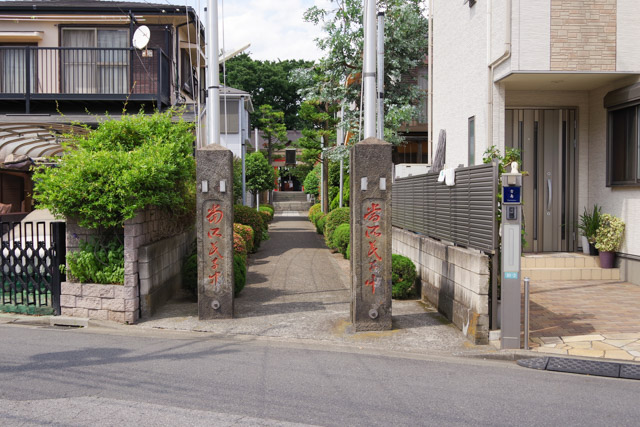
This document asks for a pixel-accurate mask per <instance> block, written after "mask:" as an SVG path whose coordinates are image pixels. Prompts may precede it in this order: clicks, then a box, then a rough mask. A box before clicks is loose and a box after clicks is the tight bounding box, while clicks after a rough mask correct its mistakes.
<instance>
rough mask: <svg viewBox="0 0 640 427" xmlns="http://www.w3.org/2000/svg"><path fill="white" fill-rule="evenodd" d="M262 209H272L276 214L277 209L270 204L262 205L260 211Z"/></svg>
mask: <svg viewBox="0 0 640 427" xmlns="http://www.w3.org/2000/svg"><path fill="white" fill-rule="evenodd" d="M262 208H269V209H271V212H275V208H274V207H273V205H272V204H270V203H260V209H262Z"/></svg>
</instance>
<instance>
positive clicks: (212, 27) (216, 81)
mask: <svg viewBox="0 0 640 427" xmlns="http://www.w3.org/2000/svg"><path fill="white" fill-rule="evenodd" d="M219 68H220V62H219V58H218V0H208V3H207V145H210V144H220V69H219Z"/></svg>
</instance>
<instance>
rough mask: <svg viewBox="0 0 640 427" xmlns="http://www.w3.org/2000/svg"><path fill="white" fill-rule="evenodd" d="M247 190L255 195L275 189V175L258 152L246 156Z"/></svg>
mask: <svg viewBox="0 0 640 427" xmlns="http://www.w3.org/2000/svg"><path fill="white" fill-rule="evenodd" d="M245 166H246V170H247V189H249V190H250V191H252V192H254V193H257V192H260V191H266V190H273V189H274V188H275V180H276V174H275V171H274V170H273V168H272V167H271V166H270V165H269V163H268V162H267V159H266V158H265V157H264V154H262V153H261V152H260V151H256V152H253V153H251V154H249V155H248V156H247V160H246V165H245Z"/></svg>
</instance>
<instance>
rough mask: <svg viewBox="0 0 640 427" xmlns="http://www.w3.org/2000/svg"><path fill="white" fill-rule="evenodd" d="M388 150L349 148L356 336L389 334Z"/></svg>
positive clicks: (377, 144)
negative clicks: (361, 333) (385, 332)
mask: <svg viewBox="0 0 640 427" xmlns="http://www.w3.org/2000/svg"><path fill="white" fill-rule="evenodd" d="M391 171H392V162H391V144H389V143H387V142H384V141H381V140H379V139H376V138H367V139H365V140H364V141H361V142H359V143H357V144H356V145H354V146H353V148H351V177H350V179H351V193H350V204H351V251H352V252H351V271H352V273H351V321H352V322H353V326H354V329H355V331H356V332H357V331H381V330H389V329H391V242H392V237H391V232H392V230H391Z"/></svg>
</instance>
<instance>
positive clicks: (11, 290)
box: [0, 222, 66, 315]
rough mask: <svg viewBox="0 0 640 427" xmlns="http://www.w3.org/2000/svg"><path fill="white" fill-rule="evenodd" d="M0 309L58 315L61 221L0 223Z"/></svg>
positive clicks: (62, 248)
mask: <svg viewBox="0 0 640 427" xmlns="http://www.w3.org/2000/svg"><path fill="white" fill-rule="evenodd" d="M0 232H1V233H2V242H1V248H0V251H1V259H2V269H1V270H0V276H1V279H2V286H0V311H6V312H16V313H26V314H55V315H60V283H61V282H62V281H63V280H64V275H63V274H62V272H61V271H60V265H61V264H64V262H65V252H66V250H65V249H66V248H65V243H66V241H65V223H64V222H51V223H49V224H47V223H45V222H37V223H33V222H24V223H9V222H2V223H0Z"/></svg>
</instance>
